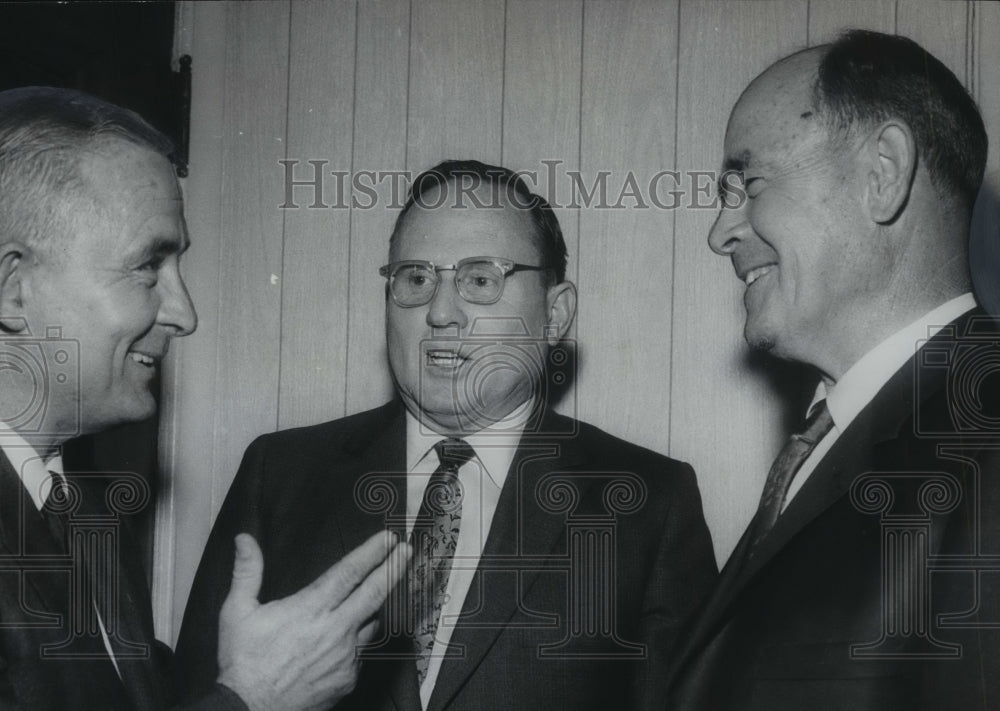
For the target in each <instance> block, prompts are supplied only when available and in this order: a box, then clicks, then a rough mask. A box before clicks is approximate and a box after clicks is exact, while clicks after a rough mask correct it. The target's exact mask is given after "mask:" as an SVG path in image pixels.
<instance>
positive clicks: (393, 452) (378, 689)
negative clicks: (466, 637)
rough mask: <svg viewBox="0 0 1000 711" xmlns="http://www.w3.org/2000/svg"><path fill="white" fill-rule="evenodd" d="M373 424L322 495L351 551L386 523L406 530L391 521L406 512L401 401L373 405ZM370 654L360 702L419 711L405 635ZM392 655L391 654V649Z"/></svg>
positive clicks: (384, 624)
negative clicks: (373, 676)
mask: <svg viewBox="0 0 1000 711" xmlns="http://www.w3.org/2000/svg"><path fill="white" fill-rule="evenodd" d="M375 417H376V420H375V423H374V426H369V427H367V428H365V429H364V430H360V429H359V430H358V431H356V432H354V433H353V434H352V436H351V437H350V438H349V439H348V441H347V442H346V443H345V445H344V449H345V453H346V455H347V457H346V461H343V462H342V461H337V462H336V463H335V464H333V465H332V466H334V467H335V468H336V471H331V472H330V477H329V478H328V480H329V481H330V482H331V483H332V484H333V485H334V487H335V488H334V490H332V491H331V492H330V493H329V494H328V495H327V496H325V497H323V499H324V500H327V501H330V502H331V503H332V505H333V507H334V511H335V515H334V518H335V519H336V521H337V523H338V526H339V528H340V539H341V546H342V550H343V553H344V554H346V553H348V552H349V551H352V550H354V549H355V548H357V547H358V546H359V545H361V544H362V543H363V542H364V541H365V540H366V539H367V538H368V537H369V536H371V535H372V534H373V533H375V532H376V531H379V530H382V529H384V528H386V524H387V522H388V524H389V527H390V528H393V529H396V531H397V534H399V535H401V536H404V537H405V535H406V530H405V527H402V529H401V530H400V529H399V528H398V527H397V526H395V525H394V522H395V521H399V522H405V516H406V417H405V411H404V409H403V405H402V403H400V402H399V401H398V400H394V401H392V402H390V403H388V404H386V405H384V406H383V407H381V408H380V409H379V412H378V413H377V414H376V416H375ZM379 617H380V625H379V627H380V630H381V631H382V632H383V633H386V634H388V633H389V631H390V625H389V623H388V621H387V614H386V610H385V608H384V607H383V610H382V612H381V613H380V616H379ZM378 644H380V645H387V646H379V647H378V649H376V650H375V653H377V654H380V655H384V654H386V653H389V654H390V657H389V658H385V657H382V658H373V659H372V660H371V662H370V663H371V664H374V665H375V669H377V680H376V681H374V682H372V687H373V695H372V697H369V698H366V700H365V702H366V705H369V706H371V707H372V708H373V709H378V710H380V711H381V710H382V709H398V710H400V711H420V708H421V707H420V688H419V686H418V685H417V671H416V666H415V665H414V663H413V659H412V658H411V656H410V655H411V652H412V647H411V644H410V641H409V637H405V638H402V637H385V638H383V639H382V640H381V642H379V643H378ZM393 651H396V652H398V654H396V655H394V656H396V657H401V658H400V659H394V658H392V656H393V655H392V652H393Z"/></svg>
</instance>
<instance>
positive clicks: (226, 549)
mask: <svg viewBox="0 0 1000 711" xmlns="http://www.w3.org/2000/svg"><path fill="white" fill-rule="evenodd" d="M576 430H578V431H576ZM533 431H535V432H538V433H545V434H536V435H525V437H524V438H522V441H521V445H520V446H519V449H518V451H517V453H516V455H515V457H514V461H513V464H512V466H511V470H510V473H509V474H508V477H507V480H506V483H505V485H504V488H503V490H502V493H501V496H500V501H499V503H498V505H497V510H496V514H495V516H494V519H493V524H492V528H491V530H490V532H489V536H488V539H487V542H486V544H485V550H484V556H483V560H482V561H481V562H480V566H479V572H478V574H477V579H476V581H475V582H473V585H472V587H471V589H470V591H469V594H468V596H467V598H466V601H465V607H464V613H463V614H465V615H467V618H466V619H465V620H463V621H462V622H460V623H459V626H458V627H457V628H456V629H455V631H454V633H453V636H452V639H451V645H452V648H453V649H460V650H462V654H461V656H459V657H456V658H448V659H446V660H445V661H444V663H443V665H442V668H441V672H440V674H439V676H438V678H437V682H436V685H435V688H434V693H433V696H432V698H431V701H430V708H431V709H432V710H433V711H437V710H439V709H477V710H478V709H491V708H492V709H541V708H566V709H574V711H579V710H581V709H604V708H627V707H629V706H630V705H638V704H639V703H645V704H647V705H654V704H655V702H657V701H662V696H660V697H659V698H658V697H657V694H658V693H661V692H662V689H661V686H660V684H659V682H660V680H661V679H662V669H663V667H664V665H665V664H666V661H667V659H668V652H669V649H670V648H671V647H672V645H673V643H674V641H675V638H676V634H677V630H678V628H679V626H680V625H681V623H682V621H683V620H684V619H685V617H687V615H688V614H689V612H690V611H691V610H693V609H694V607H695V606H696V605H697V604H698V603H699V602H700V601H701V600H702V599H703V597H704V596H705V594H706V593H707V590H708V589H709V588H710V586H711V583H712V582H713V580H714V578H715V575H716V569H715V562H714V557H713V553H712V545H711V540H710V538H709V534H708V530H707V528H706V526H705V522H704V519H703V516H702V510H701V501H700V497H699V494H698V489H697V485H696V482H695V477H694V472H693V471H692V470H691V468H690V467H688V466H687V465H685V464H681V463H679V462H675V461H672V460H669V459H667V458H665V457H663V456H661V455H658V454H655V453H653V452H651V451H648V450H645V449H642V448H640V447H637V446H636V445H633V444H629V443H627V442H624V441H622V440H620V439H616V438H614V437H612V436H610V435H608V434H606V433H604V432H602V431H600V430H598V429H596V428H594V427H591V426H589V425H586V424H582V423H578V422H575V421H573V420H570V419H568V418H564V417H560V416H558V415H555V414H553V413H547V414H546V415H545V416H544V419H543V420H542V422H541V425H540V427H539V428H537V430H533ZM574 431H576V434H575V435H573V436H565V435H563V436H560V435H558V434H555V433H566V432H570V433H572V432H574ZM405 472H406V464H405V418H404V412H403V408H402V405H401V404H400V403H398V402H392V403H389V404H388V405H385V406H383V407H381V408H378V409H376V410H371V411H369V412H364V413H361V414H358V415H355V416H352V417H347V418H344V419H342V420H337V421H335V422H329V423H325V424H321V425H317V426H314V427H307V428H302V429H295V430H289V431H285V432H278V433H275V434H271V435H265V436H263V437H261V438H259V439H258V440H257V441H256V442H254V443H253V444H252V445H251V446H250V448H249V449H248V450H247V453H246V455H245V457H244V460H243V464H242V466H241V467H240V471H239V473H238V474H237V476H236V479H235V481H234V483H233V486H232V488H231V489H230V492H229V495H228V497H227V499H226V503H225V505H224V506H223V509H222V511H221V513H220V515H219V518H218V520H217V522H216V524H215V528H214V530H213V532H212V536H211V538H210V540H209V543H208V545H207V547H206V550H205V554H204V557H203V559H202V562H201V566H200V568H199V570H198V574H197V577H196V579H195V583H194V587H193V590H192V593H191V597H190V600H189V602H188V608H187V613H186V614H185V618H184V625H183V628H182V631H181V638H180V641H179V642H178V662H179V670H180V672H181V675H182V683H187V685H188V688H189V689H190V690H191V691H192V692H195V693H196V692H198V691H199V690H200V689H202V688H204V686H205V684H207V683H208V682H209V681H210V680H211V679H212V678H213V675H214V673H215V672H214V667H213V662H214V659H215V639H216V629H215V620H216V618H217V614H218V610H219V608H220V606H221V604H222V600H223V598H224V596H225V595H226V592H227V590H228V588H229V571H230V570H231V568H232V559H233V537H234V536H235V535H236V534H237V533H239V532H241V531H248V532H250V533H252V534H253V535H255V536H256V537H257V539H258V541H260V543H261V546H262V548H263V550H264V556H265V558H264V559H265V572H264V583H263V588H262V597H261V599H262V600H271V599H275V598H279V597H282V596H285V595H288V594H290V593H292V592H295V591H296V590H298V589H299V588H301V587H302V586H303V585H305V584H307V583H309V582H310V581H312V580H313V579H314V578H315V577H316V576H318V575H319V574H320V573H322V572H323V571H324V570H326V569H327V568H328V567H329V566H330V565H331V564H332V563H334V562H335V561H337V560H338V559H340V558H341V557H342V556H343V555H344V554H345V553H346V552H347V551H349V550H351V549H353V548H354V547H356V546H357V545H359V544H360V543H361V542H362V541H364V540H365V539H366V538H367V537H368V536H370V535H371V534H372V533H373V532H375V531H377V530H379V529H381V528H383V527H384V526H385V525H386V519H385V511H386V510H387V509H388V510H391V512H393V513H394V514H396V515H400V514H403V513H405ZM380 473H394V475H392V474H390V475H389V476H388V477H382V480H383V481H385V482H388V484H387V486H385V487H381V488H379V487H378V486H374V487H372V486H370V484H372V483H373V482H374V480H375V479H373V477H374V478H378V477H379V475H380ZM557 479H561V481H557ZM615 481H617V482H618V484H617V485H615V484H614V483H613V482H615ZM614 511H617V513H616V514H615V515H614V516H611V515H609V514H610V513H612V512H614ZM567 515H568V516H569V518H567ZM612 531H613V533H612ZM588 532H589V533H588ZM588 535H589V536H590V537H589V538H588ZM573 541H575V542H576V543H573ZM595 541H596V542H598V543H599V544H600V545H598V546H596V549H597V550H598V555H599V556H602V557H599V558H593V559H591V558H587V557H586V556H584V555H582V554H580V552H579V548H578V544H582V545H584V546H586V545H590V544H593V543H594V542H595ZM609 542H613V545H607V544H609ZM591 547H592V548H594V546H592V545H591ZM571 553H572V555H571ZM574 555H575V556H576V559H575V560H574V559H573V556H574ZM573 570H576V571H577V572H578V573H579V577H578V580H579V579H582V580H584V581H586V583H587V584H590V587H580V586H577V587H576V588H574V589H573V590H574V592H572V593H571V591H570V587H569V586H570V582H569V581H570V580H571V579H572V578H573V575H572V571H573ZM484 571H485V572H484ZM601 585H603V587H601ZM588 595H590V596H591V597H588ZM581 605H582V608H583V609H584V610H589V611H594V609H595V607H596V606H597V605H606V606H607V608H606V609H607V612H606V613H605V614H603V616H601V615H600V614H599V611H598V612H597V613H595V614H597V615H598V619H600V620H601V621H603V622H605V623H606V626H605V629H603V630H601V629H598V630H597V633H596V634H591V635H590V636H589V637H585V636H580V637H573V636H571V631H572V624H571V622H572V620H574V619H582V620H583V622H584V623H586V621H587V620H586V619H585V618H582V617H580V616H577V617H574V610H576V611H579V610H580V609H581ZM390 624H391V623H390ZM584 630H586V628H584ZM385 643H386V646H383V647H380V648H379V650H378V651H380V652H387V651H398V652H402V654H403V656H407V652H408V650H409V646H408V643H407V641H406V640H405V639H403V638H389V639H387V640H385ZM638 645H644V647H643V646H638ZM637 654H638V655H640V657H636V656H635V655H637ZM643 655H644V658H641V657H642V656H643ZM397 656H398V655H397ZM650 670H652V671H653V674H652V675H650V674H649V672H650ZM637 696H642V697H644V698H643V699H642V700H640V699H637V698H636V697H637ZM630 699H631V700H630ZM341 707H344V708H348V707H349V708H358V709H366V711H374V710H375V709H398V710H400V711H403V710H415V711H419V709H420V700H419V691H418V686H417V677H416V671H415V665H414V662H413V660H412V658H406V659H373V658H367V659H366V660H365V661H364V662H363V665H362V674H361V679H360V681H359V684H358V687H357V689H356V690H355V692H354V693H353V694H352V695H351V696H350V697H348V698H347V699H345V700H344V701H343V702H342V704H341Z"/></svg>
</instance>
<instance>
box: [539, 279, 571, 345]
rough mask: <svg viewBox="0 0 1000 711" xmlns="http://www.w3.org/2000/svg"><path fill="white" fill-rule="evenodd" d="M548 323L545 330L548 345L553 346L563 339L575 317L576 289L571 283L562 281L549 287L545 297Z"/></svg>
mask: <svg viewBox="0 0 1000 711" xmlns="http://www.w3.org/2000/svg"><path fill="white" fill-rule="evenodd" d="M546 306H547V308H548V316H549V318H548V323H547V326H546V329H545V333H546V338H547V339H548V342H549V345H550V346H554V345H556V344H557V343H558V342H559V341H561V340H562V339H563V337H564V336H565V335H566V333H567V332H568V331H569V327H570V326H571V325H573V317H574V316H576V287H575V286H574V285H573V282H571V281H563V282H560V283H558V284H556V285H554V286H550V287H549V290H548V293H547V295H546Z"/></svg>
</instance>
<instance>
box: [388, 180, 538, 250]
mask: <svg viewBox="0 0 1000 711" xmlns="http://www.w3.org/2000/svg"><path fill="white" fill-rule="evenodd" d="M456 180H457V176H448V178H447V179H446V180H443V181H440V182H438V183H436V184H435V185H432V186H431V187H429V188H427V189H426V190H424V191H422V192H421V198H423V197H424V196H431V197H434V196H435V195H437V194H439V193H440V192H441V191H442V190H444V189H445V186H446V185H454V184H455V183H456ZM497 185H500V183H499V182H485V181H484V182H480V183H478V184H477V185H476V186H474V187H473V188H471V189H469V190H464V191H463V192H465V193H469V192H475V193H482V192H484V191H485V192H486V193H487V194H488V196H489V199H490V200H492V198H493V196H494V194H495V195H496V196H497V197H498V200H499V201H500V203H501V205H500V207H494V206H491V205H484V206H482V207H477V206H474V205H471V204H470V205H467V206H466V207H464V208H457V207H455V205H454V202H453V201H452V200H450V199H446V200H445V202H444V203H442V204H441V205H433V206H428V205H427V204H423V205H422V204H420V202H419V201H417V202H415V203H414V204H413V206H412V207H411V208H410V209H409V210H407V211H406V213H405V214H403V215H402V216H401V218H400V224H399V227H398V229H396V230H394V231H393V234H392V235H391V236H390V240H389V255H390V257H391V256H392V255H393V254H394V253H395V250H396V249H397V245H398V244H399V241H400V238H401V237H402V235H403V232H404V231H405V230H406V228H407V226H408V224H409V222H410V220H411V219H412V217H413V216H414V215H419V214H421V213H423V212H437V211H440V210H445V209H447V210H449V211H450V210H457V209H464V210H475V211H478V212H486V213H487V214H489V213H491V212H496V211H497V210H499V209H502V210H504V211H510V210H513V211H515V212H516V213H519V214H520V215H521V221H522V223H523V224H522V230H523V234H522V236H523V237H524V239H525V240H526V241H527V242H528V243H529V244H531V246H532V247H533V248H534V250H535V253H536V255H537V256H538V257H539V258H542V257H544V254H545V249H544V246H543V245H542V244H541V240H542V238H541V236H540V235H539V234H538V227H537V225H535V223H534V221H533V220H532V216H531V210H530V209H529V208H527V207H522V206H518V205H515V204H512V201H511V200H510V199H509V197H510V195H511V194H513V193H515V190H514V188H513V187H512V186H510V185H506V186H504V187H505V188H506V189H501V190H497V191H496V192H495V193H494V191H492V190H491V188H492V187H494V186H497ZM466 199H467V198H466ZM426 202H427V203H431V204H433V203H434V200H430V199H429V200H427V201H426ZM448 214H452V213H451V212H449V213H448ZM519 232H520V231H519ZM490 256H503V255H490Z"/></svg>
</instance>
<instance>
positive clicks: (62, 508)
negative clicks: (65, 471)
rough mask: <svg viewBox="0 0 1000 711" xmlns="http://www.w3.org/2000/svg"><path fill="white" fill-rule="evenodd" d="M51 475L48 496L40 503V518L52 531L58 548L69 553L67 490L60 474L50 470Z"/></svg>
mask: <svg viewBox="0 0 1000 711" xmlns="http://www.w3.org/2000/svg"><path fill="white" fill-rule="evenodd" d="M49 474H50V475H51V476H52V489H51V490H50V491H49V495H48V497H46V499H45V502H44V503H43V504H42V508H41V510H40V511H39V513H41V514H42V519H43V520H44V521H45V523H46V524H47V525H48V527H49V531H51V532H52V538H53V539H55V542H56V543H58V544H59V550H60V551H62V553H63V554H67V553H69V523H68V521H67V511H68V505H69V503H70V501H69V496H70V495H69V491H68V489H67V486H68V485H67V484H66V482H65V481H64V480H63V477H62V475H60V474H56V473H55V472H52V471H50V472H49Z"/></svg>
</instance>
